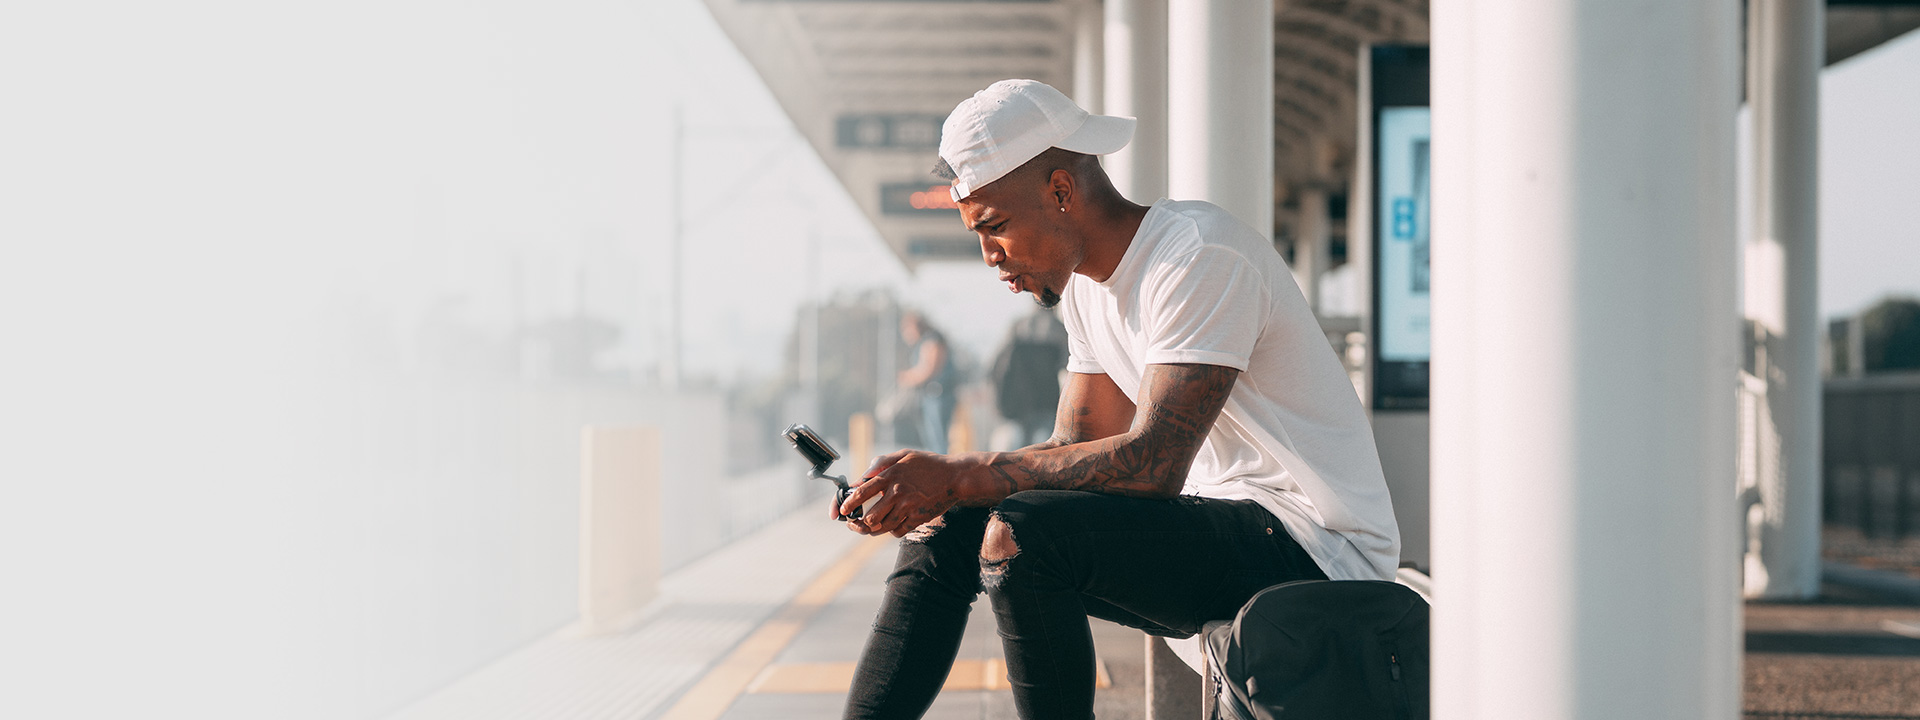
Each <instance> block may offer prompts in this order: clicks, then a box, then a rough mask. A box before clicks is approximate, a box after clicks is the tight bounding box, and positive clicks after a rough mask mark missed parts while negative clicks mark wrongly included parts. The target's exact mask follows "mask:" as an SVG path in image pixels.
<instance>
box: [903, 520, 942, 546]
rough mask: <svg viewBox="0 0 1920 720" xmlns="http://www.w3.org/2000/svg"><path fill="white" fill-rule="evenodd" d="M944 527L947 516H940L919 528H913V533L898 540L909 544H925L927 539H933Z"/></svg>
mask: <svg viewBox="0 0 1920 720" xmlns="http://www.w3.org/2000/svg"><path fill="white" fill-rule="evenodd" d="M946 526H947V516H945V515H940V516H937V517H935V518H934V519H932V520H928V521H927V522H926V523H924V524H922V525H921V526H920V527H917V528H914V529H913V532H910V533H907V534H906V537H903V538H900V540H901V541H902V542H910V543H925V542H926V541H927V539H928V538H931V537H933V535H934V533H937V532H940V528H943V527H946Z"/></svg>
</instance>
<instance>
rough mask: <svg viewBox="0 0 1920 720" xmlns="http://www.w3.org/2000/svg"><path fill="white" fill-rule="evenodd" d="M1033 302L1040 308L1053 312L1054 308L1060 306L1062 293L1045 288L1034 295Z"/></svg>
mask: <svg viewBox="0 0 1920 720" xmlns="http://www.w3.org/2000/svg"><path fill="white" fill-rule="evenodd" d="M1033 301H1034V302H1035V303H1037V304H1039V305H1040V307H1043V308H1046V309H1048V310H1052V309H1053V306H1055V305H1059V304H1060V293H1057V292H1054V291H1053V289H1052V288H1046V287H1043V288H1040V289H1039V290H1038V291H1035V292H1034V293H1033Z"/></svg>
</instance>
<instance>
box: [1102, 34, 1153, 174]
mask: <svg viewBox="0 0 1920 720" xmlns="http://www.w3.org/2000/svg"><path fill="white" fill-rule="evenodd" d="M1106 8H1107V9H1106V20H1107V36H1106V43H1105V51H1106V52H1105V55H1106V84H1107V86H1106V93H1105V97H1104V98H1102V99H1103V100H1104V101H1105V104H1106V112H1105V114H1107V115H1121V116H1125V117H1132V118H1136V119H1137V120H1138V121H1139V122H1138V123H1137V124H1135V125H1134V126H1133V142H1131V143H1128V144H1127V147H1126V148H1124V149H1122V150H1121V151H1120V152H1117V153H1114V154H1112V155H1108V156H1107V158H1106V168H1107V175H1108V176H1109V177H1111V178H1113V186H1114V187H1116V188H1119V189H1120V193H1121V194H1123V195H1125V196H1126V197H1127V199H1128V200H1132V201H1134V202H1138V203H1143V204H1144V203H1151V202H1153V201H1155V200H1158V199H1160V198H1163V197H1166V196H1167V0H1107V3H1106Z"/></svg>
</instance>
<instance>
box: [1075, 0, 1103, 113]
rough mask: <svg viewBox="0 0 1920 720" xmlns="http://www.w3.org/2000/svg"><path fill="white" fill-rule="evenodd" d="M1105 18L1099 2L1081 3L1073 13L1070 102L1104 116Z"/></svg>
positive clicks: (1085, 0) (1084, 0)
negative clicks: (1071, 93) (1071, 95)
mask: <svg viewBox="0 0 1920 720" xmlns="http://www.w3.org/2000/svg"><path fill="white" fill-rule="evenodd" d="M1105 21H1106V16H1105V13H1104V11H1103V10H1102V9H1101V7H1100V0H1081V2H1080V5H1079V7H1076V8H1074V10H1073V101H1074V102H1075V103H1078V104H1079V105H1080V107H1082V108H1085V109H1086V111H1087V112H1090V113H1098V114H1105V113H1106V110H1105V109H1104V108H1105V107H1106V103H1105V102H1104V101H1103V98H1104V97H1105V95H1106V93H1105V85H1106V80H1107V78H1106V74H1107V71H1106V65H1107V60H1106V22H1105Z"/></svg>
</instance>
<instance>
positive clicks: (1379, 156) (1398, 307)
mask: <svg viewBox="0 0 1920 720" xmlns="http://www.w3.org/2000/svg"><path fill="white" fill-rule="evenodd" d="M1369 59H1370V61H1371V63H1370V64H1371V68H1370V70H1371V80H1372V88H1373V92H1372V98H1371V100H1372V112H1373V138H1372V140H1373V205H1374V209H1373V343H1374V353H1373V406H1374V407H1375V408H1377V409H1384V410H1419V409H1425V408H1426V407H1427V389H1428V374H1429V371H1430V363H1431V360H1432V354H1433V350H1432V348H1433V329H1432V300H1431V298H1432V283H1433V264H1432V257H1433V251H1432V247H1433V245H1432V230H1431V228H1432V226H1433V223H1432V218H1433V212H1432V210H1431V208H1432V205H1433V200H1432V198H1433V193H1432V178H1433V149H1432V148H1433V112H1432V110H1431V109H1430V108H1429V107H1428V102H1427V101H1428V66H1427V49H1426V48H1425V47H1410V46H1379V47H1375V48H1373V51H1372V54H1371V55H1370V56H1369Z"/></svg>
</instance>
